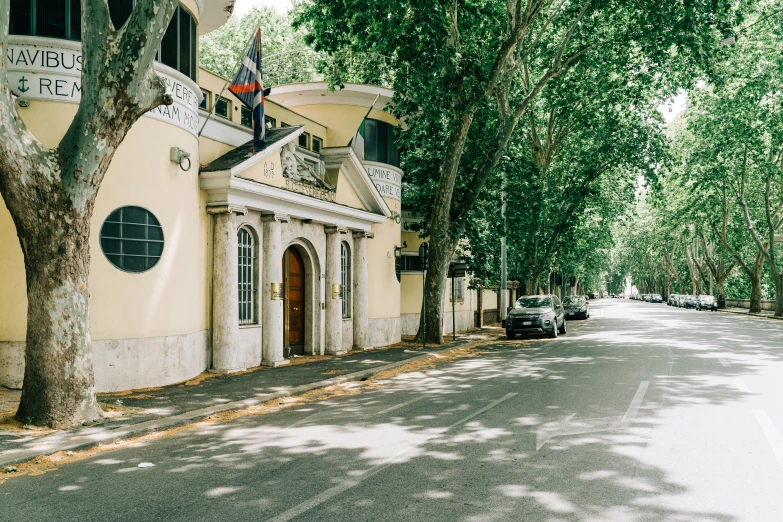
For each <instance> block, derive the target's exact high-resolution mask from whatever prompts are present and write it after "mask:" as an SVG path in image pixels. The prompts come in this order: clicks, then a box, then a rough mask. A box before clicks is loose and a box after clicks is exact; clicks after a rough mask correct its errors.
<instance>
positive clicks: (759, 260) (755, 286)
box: [750, 252, 766, 314]
mask: <svg viewBox="0 0 783 522" xmlns="http://www.w3.org/2000/svg"><path fill="white" fill-rule="evenodd" d="M765 259H766V258H765V257H764V253H763V252H759V253H758V254H757V255H756V264H755V266H754V267H753V274H752V275H751V277H750V313H752V314H759V313H761V273H762V272H763V270H764V261H765Z"/></svg>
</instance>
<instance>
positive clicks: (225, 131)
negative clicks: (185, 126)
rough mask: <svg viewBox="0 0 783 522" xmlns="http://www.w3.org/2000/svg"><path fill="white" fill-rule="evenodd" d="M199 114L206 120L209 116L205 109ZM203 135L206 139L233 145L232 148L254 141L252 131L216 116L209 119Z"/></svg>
mask: <svg viewBox="0 0 783 522" xmlns="http://www.w3.org/2000/svg"><path fill="white" fill-rule="evenodd" d="M198 114H199V116H200V117H201V118H203V119H205V120H206V119H207V116H208V115H209V113H208V112H207V111H205V110H204V109H199V110H198ZM201 135H202V136H203V137H205V138H209V139H211V140H215V141H219V142H220V143H225V144H226V145H231V146H232V147H239V146H240V145H244V144H245V143H247V142H248V141H250V140H251V139H253V131H252V130H250V129H248V128H247V127H243V126H242V125H239V124H237V123H234V122H233V121H229V120H227V119H225V118H223V117H221V116H217V115H215V114H213V115H212V117H211V118H209V121H207V124H206V126H205V127H204V130H203V131H202V132H201Z"/></svg>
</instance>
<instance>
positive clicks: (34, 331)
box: [0, 0, 177, 427]
mask: <svg viewBox="0 0 783 522" xmlns="http://www.w3.org/2000/svg"><path fill="white" fill-rule="evenodd" d="M0 6H2V10H1V11H0V194H2V196H3V200H4V201H5V204H6V206H7V207H8V210H9V212H10V214H11V217H12V219H13V222H14V225H15V226H16V232H17V235H18V237H19V242H20V244H21V246H22V252H23V254H24V266H25V275H26V282H27V300H28V309H27V335H26V347H25V373H24V383H23V388H22V397H21V402H20V404H19V409H18V411H17V413H16V416H17V418H18V419H20V420H24V421H26V422H32V423H33V424H36V425H45V426H51V427H64V426H70V425H74V424H79V423H82V422H85V421H92V420H95V419H96V418H98V417H99V416H101V413H102V412H101V410H100V408H99V406H98V404H97V402H96V400H95V384H94V382H95V381H94V374H93V363H92V349H91V344H90V316H89V312H90V310H89V288H88V276H89V264H90V247H89V240H90V221H91V218H92V213H93V208H94V205H95V198H96V196H97V194H98V190H99V188H100V186H101V182H102V180H103V177H104V175H105V173H106V170H107V169H108V167H109V164H110V162H111V160H112V157H113V156H114V153H115V152H116V150H117V147H118V146H119V145H120V143H121V142H122V140H123V139H124V138H125V135H126V134H127V133H128V131H129V130H130V128H131V126H132V125H133V123H134V122H136V120H138V119H139V118H140V117H141V116H142V115H143V114H144V113H145V112H147V111H149V110H151V109H153V108H155V107H157V106H159V105H161V104H171V103H172V101H173V100H172V97H171V95H170V94H168V93H167V91H166V85H165V83H164V81H163V80H162V79H161V78H160V77H158V76H157V74H155V72H154V70H153V60H154V58H155V55H156V53H157V50H158V47H159V45H160V42H161V40H162V38H163V35H164V33H165V31H166V28H167V27H168V24H169V22H170V20H171V17H172V15H173V13H174V9H175V8H176V6H177V2H176V1H175V0H138V1H137V2H136V6H135V8H134V10H133V12H132V14H131V15H130V17H129V18H128V20H127V22H126V23H125V24H124V25H123V26H122V27H120V28H118V29H115V28H114V26H113V25H112V22H111V18H110V16H109V7H108V4H107V2H106V0H82V20H81V24H82V55H83V60H84V66H83V70H82V82H81V85H82V91H81V93H82V94H81V101H80V103H79V107H78V109H77V112H76V115H75V117H74V119H73V121H72V123H71V125H70V127H69V128H68V130H67V131H66V133H65V135H64V136H63V138H62V139H61V140H60V143H59V144H58V145H57V147H55V148H47V147H45V146H44V145H42V144H41V143H40V142H39V141H38V140H37V139H36V138H35V136H33V134H32V133H31V132H30V131H29V130H28V129H27V127H26V126H25V124H24V122H23V121H22V119H21V118H20V116H19V114H18V113H17V111H16V107H15V104H14V95H13V93H12V92H11V89H10V87H9V84H8V73H7V58H6V56H7V47H8V28H9V2H7V1H3V2H2V3H1V4H0Z"/></svg>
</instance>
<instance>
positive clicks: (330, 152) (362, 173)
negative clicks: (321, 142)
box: [321, 147, 392, 218]
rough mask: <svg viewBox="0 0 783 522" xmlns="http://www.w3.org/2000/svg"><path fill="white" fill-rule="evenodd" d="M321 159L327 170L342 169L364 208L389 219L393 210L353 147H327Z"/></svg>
mask: <svg viewBox="0 0 783 522" xmlns="http://www.w3.org/2000/svg"><path fill="white" fill-rule="evenodd" d="M321 159H322V160H323V162H324V164H325V165H326V168H327V169H341V170H342V172H343V173H344V174H345V178H346V179H347V180H348V184H349V185H351V188H352V189H353V190H354V192H355V193H356V195H357V196H358V198H359V201H361V202H362V205H364V208H366V209H368V210H370V211H372V212H376V213H379V214H383V215H384V216H385V217H387V218H389V217H391V216H392V213H391V209H390V208H389V205H387V204H386V201H385V200H384V199H383V196H381V193H380V192H378V188H377V187H376V186H375V184H374V183H373V182H372V178H370V175H369V174H367V171H366V170H365V168H364V165H362V162H361V160H359V156H357V155H356V152H354V150H353V148H351V147H325V148H323V149H321Z"/></svg>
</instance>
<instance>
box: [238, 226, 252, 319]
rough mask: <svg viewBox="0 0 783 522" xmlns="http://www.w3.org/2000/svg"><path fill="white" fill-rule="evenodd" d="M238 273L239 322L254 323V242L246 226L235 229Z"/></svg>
mask: <svg viewBox="0 0 783 522" xmlns="http://www.w3.org/2000/svg"><path fill="white" fill-rule="evenodd" d="M237 252H238V266H237V268H238V270H237V272H238V274H237V281H238V285H239V292H238V295H239V324H254V323H255V322H256V313H255V303H256V285H255V259H256V251H255V243H254V241H253V234H251V233H250V231H249V230H247V229H246V228H240V229H239V230H238V231H237Z"/></svg>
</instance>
